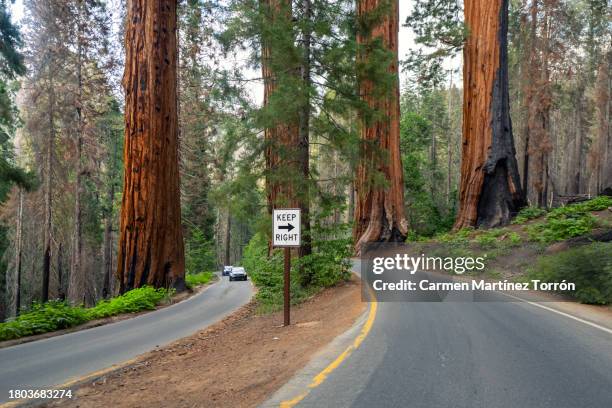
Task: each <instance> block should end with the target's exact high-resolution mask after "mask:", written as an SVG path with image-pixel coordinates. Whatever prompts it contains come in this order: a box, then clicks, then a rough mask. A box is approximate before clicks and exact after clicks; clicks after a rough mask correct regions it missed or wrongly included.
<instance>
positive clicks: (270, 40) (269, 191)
mask: <svg viewBox="0 0 612 408" xmlns="http://www.w3.org/2000/svg"><path fill="white" fill-rule="evenodd" d="M261 6H262V8H263V10H264V13H265V14H266V21H265V24H267V25H268V26H269V27H275V28H274V29H272V30H271V31H270V32H268V29H264V30H263V31H264V35H263V36H262V44H261V46H262V52H261V57H262V61H261V67H262V68H261V69H262V77H263V79H264V101H263V103H264V106H266V107H270V106H271V105H274V104H275V102H274V93H275V92H276V91H277V88H278V82H279V79H280V77H281V76H282V75H286V74H287V73H286V72H285V73H281V72H275V71H276V70H278V69H279V66H280V65H281V61H282V60H283V59H287V61H288V58H289V57H288V56H286V55H281V54H279V53H278V50H277V49H276V48H275V45H276V44H275V43H274V41H278V39H275V38H274V32H277V31H279V28H278V27H284V26H289V25H290V21H291V18H292V17H291V1H289V0H261ZM285 68H286V71H287V72H291V71H294V72H297V68H298V67H297V66H295V67H291V66H287V67H285ZM277 116H278V115H277ZM274 122H275V123H272V124H270V125H269V126H268V127H266V129H265V130H264V133H265V136H264V138H265V142H266V149H265V157H266V195H267V202H268V212H269V213H270V214H271V213H272V210H273V209H274V208H282V207H299V206H300V202H299V200H298V199H297V195H298V194H297V192H296V189H295V186H294V181H295V180H294V179H295V178H297V177H299V176H300V175H303V165H304V164H305V165H308V162H307V161H305V162H303V154H302V151H303V149H302V150H300V127H299V113H298V112H287V116H286V117H284V118H282V119H280V118H275V119H274ZM296 153H297V156H296ZM300 160H302V163H301V162H300Z"/></svg>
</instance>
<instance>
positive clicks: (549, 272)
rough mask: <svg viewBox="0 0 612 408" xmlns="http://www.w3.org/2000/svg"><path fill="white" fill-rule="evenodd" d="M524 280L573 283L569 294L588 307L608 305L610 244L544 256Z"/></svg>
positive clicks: (611, 264) (611, 265)
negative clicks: (574, 288) (573, 288)
mask: <svg viewBox="0 0 612 408" xmlns="http://www.w3.org/2000/svg"><path fill="white" fill-rule="evenodd" d="M526 278H527V279H528V280H531V279H539V280H541V281H542V282H561V281H563V280H565V281H566V282H573V283H575V284H576V290H575V291H573V292H572V293H571V295H572V296H573V297H575V298H576V299H577V300H578V301H580V302H582V303H590V304H602V305H604V304H610V303H612V243H610V242H605V243H604V242H596V243H592V244H588V245H583V246H580V247H576V248H571V249H568V250H567V251H563V252H560V253H556V254H552V255H545V256H542V257H540V258H539V259H538V261H537V263H536V264H535V265H534V266H533V267H531V268H529V270H528V272H527V275H526Z"/></svg>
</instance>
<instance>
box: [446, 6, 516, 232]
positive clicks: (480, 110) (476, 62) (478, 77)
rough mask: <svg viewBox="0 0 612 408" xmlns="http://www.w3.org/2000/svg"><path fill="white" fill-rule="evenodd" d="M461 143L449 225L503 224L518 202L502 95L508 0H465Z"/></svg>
mask: <svg viewBox="0 0 612 408" xmlns="http://www.w3.org/2000/svg"><path fill="white" fill-rule="evenodd" d="M465 23H466V25H467V28H468V30H469V37H468V38H467V40H466V44H465V48H464V51H463V53H464V68H463V70H464V72H463V77H464V90H463V100H464V103H463V146H462V163H461V183H460V184H461V187H460V192H459V206H460V208H459V213H458V214H457V219H456V221H455V228H462V227H471V226H476V227H495V226H499V225H504V224H507V223H508V222H509V221H510V219H511V217H512V216H513V214H514V213H516V211H517V210H518V209H519V207H520V206H521V205H522V204H523V201H524V199H523V193H522V189H521V185H520V179H519V173H518V166H517V162H516V157H515V154H516V152H515V148H514V139H513V137H512V125H511V122H510V113H509V96H508V53H507V32H508V0H466V2H465Z"/></svg>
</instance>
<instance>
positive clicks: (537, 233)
mask: <svg viewBox="0 0 612 408" xmlns="http://www.w3.org/2000/svg"><path fill="white" fill-rule="evenodd" d="M611 206H612V198H611V197H606V196H601V197H597V198H595V199H593V200H589V201H584V202H582V203H578V204H572V205H567V206H565V207H559V208H555V209H552V210H551V211H549V212H548V213H547V214H546V216H545V217H544V220H543V221H540V222H536V223H534V224H532V225H528V226H526V227H525V230H526V232H527V235H528V237H529V240H531V241H537V242H542V243H552V242H556V241H563V240H566V239H569V238H573V237H578V236H581V235H585V234H588V233H589V232H591V231H592V230H593V228H595V227H598V226H601V225H598V221H597V218H595V217H594V216H593V215H592V214H591V213H592V212H593V211H601V210H605V209H606V208H608V207H611Z"/></svg>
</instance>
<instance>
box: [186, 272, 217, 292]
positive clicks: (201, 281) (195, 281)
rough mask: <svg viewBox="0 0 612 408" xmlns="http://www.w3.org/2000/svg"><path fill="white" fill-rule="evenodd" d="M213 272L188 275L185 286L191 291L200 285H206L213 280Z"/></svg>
mask: <svg viewBox="0 0 612 408" xmlns="http://www.w3.org/2000/svg"><path fill="white" fill-rule="evenodd" d="M213 276H214V274H213V273H212V272H200V273H188V274H186V275H185V284H187V287H188V288H189V289H193V288H194V287H196V286H199V285H205V284H207V283H208V282H210V280H211V279H212V278H213Z"/></svg>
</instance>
